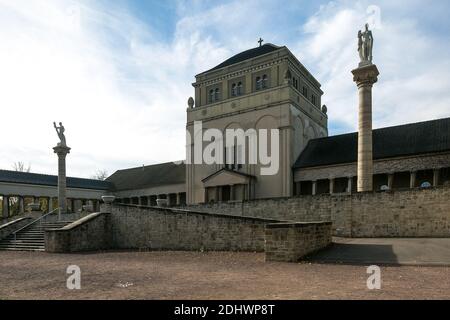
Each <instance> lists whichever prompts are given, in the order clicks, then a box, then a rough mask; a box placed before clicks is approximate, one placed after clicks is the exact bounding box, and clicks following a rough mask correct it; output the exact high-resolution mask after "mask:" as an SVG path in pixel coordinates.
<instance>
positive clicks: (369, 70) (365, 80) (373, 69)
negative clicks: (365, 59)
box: [352, 64, 380, 87]
mask: <svg viewBox="0 0 450 320" xmlns="http://www.w3.org/2000/svg"><path fill="white" fill-rule="evenodd" d="M352 74H353V81H354V82H356V84H357V85H358V87H360V86H372V85H373V84H374V83H376V82H377V81H378V75H379V74H380V72H379V71H378V68H377V66H376V65H374V64H369V65H366V66H362V67H359V68H356V69H354V70H352Z"/></svg>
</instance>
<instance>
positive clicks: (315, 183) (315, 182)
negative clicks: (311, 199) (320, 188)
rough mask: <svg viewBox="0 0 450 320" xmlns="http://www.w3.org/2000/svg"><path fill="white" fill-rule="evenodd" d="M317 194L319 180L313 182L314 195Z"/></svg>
mask: <svg viewBox="0 0 450 320" xmlns="http://www.w3.org/2000/svg"><path fill="white" fill-rule="evenodd" d="M316 194H317V181H315V180H314V181H313V182H312V195H313V196H315V195H316Z"/></svg>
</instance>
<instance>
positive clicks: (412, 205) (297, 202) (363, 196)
mask: <svg viewBox="0 0 450 320" xmlns="http://www.w3.org/2000/svg"><path fill="white" fill-rule="evenodd" d="M189 208H191V209H193V210H197V211H204V212H212V213H219V214H231V215H245V216H252V217H261V218H269V219H279V220H288V221H301V222H310V221H332V222H333V234H334V235H337V236H344V237H450V187H438V188H429V189H410V190H398V191H388V192H375V193H356V194H351V195H349V194H339V195H329V194H326V195H317V196H299V197H293V198H278V199H261V200H254V201H245V202H233V203H214V204H200V205H194V206H189Z"/></svg>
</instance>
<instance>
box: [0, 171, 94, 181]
mask: <svg viewBox="0 0 450 320" xmlns="http://www.w3.org/2000/svg"><path fill="white" fill-rule="evenodd" d="M0 172H8V173H14V174H30V175H36V176H42V177H58V175H56V174H48V173H39V172H24V171H15V170H6V169H0ZM66 178H67V179H69V178H70V179H83V180H91V181H102V180H97V179H92V178H82V177H66Z"/></svg>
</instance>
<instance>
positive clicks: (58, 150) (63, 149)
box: [53, 146, 70, 156]
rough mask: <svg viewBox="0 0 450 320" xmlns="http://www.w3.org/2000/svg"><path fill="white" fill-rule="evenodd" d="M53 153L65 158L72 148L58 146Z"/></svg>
mask: <svg viewBox="0 0 450 320" xmlns="http://www.w3.org/2000/svg"><path fill="white" fill-rule="evenodd" d="M53 151H54V152H55V153H56V154H57V155H58V156H65V155H67V154H68V153H70V148H69V147H66V146H56V147H54V148H53Z"/></svg>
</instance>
